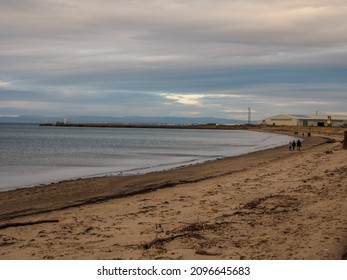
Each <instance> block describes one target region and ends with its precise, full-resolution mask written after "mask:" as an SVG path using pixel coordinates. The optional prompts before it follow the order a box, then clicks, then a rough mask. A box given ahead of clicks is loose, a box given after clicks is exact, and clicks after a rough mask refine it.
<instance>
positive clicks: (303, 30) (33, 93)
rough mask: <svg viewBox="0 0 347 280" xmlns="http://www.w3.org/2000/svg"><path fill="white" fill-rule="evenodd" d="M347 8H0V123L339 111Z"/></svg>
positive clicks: (49, 1) (313, 3)
mask: <svg viewBox="0 0 347 280" xmlns="http://www.w3.org/2000/svg"><path fill="white" fill-rule="evenodd" d="M346 30H347V1H345V0H291V1H287V0H286V1H284V0H283V1H282V0H261V1H260V0H259V1H256V0H235V1H234V0H228V1H227V0H213V1H212V0H210V1H208V0H185V1H183V0H146V1H142V0H141V1H140V0H83V1H82V0H80V1H77V0H66V1H65V0H10V1H9V0H0V116H18V115H47V116H57V115H67V116H73V115H88V116H116V117H122V116H134V115H137V116H139V115H140V116H173V117H218V118H229V119H239V120H247V117H248V108H250V109H251V112H252V119H256V120H260V119H263V118H266V117H268V116H271V115H276V114H281V113H286V114H316V112H318V114H329V115H330V114H347V87H346V86H347V32H346Z"/></svg>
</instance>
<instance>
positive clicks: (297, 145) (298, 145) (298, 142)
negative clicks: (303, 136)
mask: <svg viewBox="0 0 347 280" xmlns="http://www.w3.org/2000/svg"><path fill="white" fill-rule="evenodd" d="M296 149H297V150H298V151H300V149H301V141H300V139H298V141H297V142H296Z"/></svg>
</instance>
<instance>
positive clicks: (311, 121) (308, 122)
mask: <svg viewBox="0 0 347 280" xmlns="http://www.w3.org/2000/svg"><path fill="white" fill-rule="evenodd" d="M258 124H266V125H290V126H335V127H341V126H346V125H347V115H329V116H328V115H285V114H281V115H276V116H272V117H269V118H266V119H264V120H261V121H259V122H258Z"/></svg>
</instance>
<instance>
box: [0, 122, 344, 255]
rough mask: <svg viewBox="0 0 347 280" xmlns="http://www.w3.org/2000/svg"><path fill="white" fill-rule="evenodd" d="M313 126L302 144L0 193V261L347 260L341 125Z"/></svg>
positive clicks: (300, 132)
mask: <svg viewBox="0 0 347 280" xmlns="http://www.w3.org/2000/svg"><path fill="white" fill-rule="evenodd" d="M268 130H269V129H268ZM287 130H288V129H287ZM277 131H278V128H277ZM287 133H290V134H292V133H293V131H289V132H288V131H287ZM312 134H313V137H311V138H306V137H305V141H304V144H303V147H302V151H301V152H299V151H289V149H288V147H279V148H275V149H271V150H267V151H261V152H256V153H252V154H248V155H244V156H240V157H234V158H228V159H223V160H218V161H213V162H210V163H206V164H200V165H194V166H189V167H185V168H179V169H176V170H171V171H165V172H156V173H151V174H147V175H142V176H129V177H104V178H94V179H84V180H75V181H67V182H61V183H58V184H52V185H49V186H40V187H35V188H27V189H20V190H15V191H9V192H3V193H0V259H128V260H129V259H268V260H270V259H323V260H324V259H345V258H346V255H347V254H346V253H347V160H346V158H347V150H343V149H342V143H341V141H342V137H343V134H342V130H331V131H328V130H323V129H320V130H317V131H316V130H312ZM318 134H324V135H325V138H322V137H319V136H318ZM301 135H302V131H299V136H301ZM327 135H328V136H327ZM293 136H294V135H293ZM326 137H328V138H330V139H333V140H335V141H328V143H327V138H326Z"/></svg>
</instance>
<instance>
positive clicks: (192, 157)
mask: <svg viewBox="0 0 347 280" xmlns="http://www.w3.org/2000/svg"><path fill="white" fill-rule="evenodd" d="M290 140H291V138H290V137H287V136H282V135H275V134H268V133H258V132H250V131H226V130H225V131H218V130H193V129H189V130H187V129H140V128H87V127H80V128H78V127H40V126H38V125H35V124H0V191H4V190H9V189H15V188H19V187H24V186H33V185H38V184H48V183H51V182H55V181H60V180H66V179H73V178H80V177H88V176H104V175H129V174H141V173H146V172H152V171H158V170H164V169H170V168H174V167H178V166H182V165H188V164H194V163H199V162H203V161H207V160H212V159H217V158H221V157H226V156H233V155H239V154H244V153H249V152H252V151H256V150H261V149H267V148H271V147H275V146H279V145H285V144H287V143H288V142H289V141H290Z"/></svg>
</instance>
